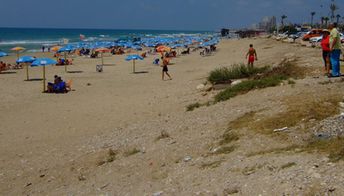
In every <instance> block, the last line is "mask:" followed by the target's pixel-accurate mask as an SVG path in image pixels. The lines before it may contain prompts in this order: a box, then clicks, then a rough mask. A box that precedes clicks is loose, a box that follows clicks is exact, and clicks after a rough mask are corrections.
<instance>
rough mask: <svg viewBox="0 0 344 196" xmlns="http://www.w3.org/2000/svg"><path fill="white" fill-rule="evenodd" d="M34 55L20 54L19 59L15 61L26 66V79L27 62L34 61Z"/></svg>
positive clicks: (27, 71) (27, 75) (27, 74)
mask: <svg viewBox="0 0 344 196" xmlns="http://www.w3.org/2000/svg"><path fill="white" fill-rule="evenodd" d="M35 59H36V58H35V57H32V56H22V57H19V59H18V60H17V61H16V62H17V63H25V67H26V80H27V81H28V80H29V65H28V63H32V62H34V61H35Z"/></svg>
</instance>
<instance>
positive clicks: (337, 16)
mask: <svg viewBox="0 0 344 196" xmlns="http://www.w3.org/2000/svg"><path fill="white" fill-rule="evenodd" d="M340 17H342V16H341V15H339V14H337V15H336V18H337V24H339V19H340Z"/></svg>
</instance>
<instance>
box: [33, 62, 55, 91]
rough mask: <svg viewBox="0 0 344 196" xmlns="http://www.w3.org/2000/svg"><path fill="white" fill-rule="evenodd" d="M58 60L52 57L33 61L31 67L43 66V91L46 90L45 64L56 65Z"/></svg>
mask: <svg viewBox="0 0 344 196" xmlns="http://www.w3.org/2000/svg"><path fill="white" fill-rule="evenodd" d="M56 63H57V62H56V61H55V60H53V59H50V58H37V59H36V60H35V61H33V62H32V63H31V67H39V66H40V67H43V92H45V88H46V85H45V80H46V79H45V66H47V65H56Z"/></svg>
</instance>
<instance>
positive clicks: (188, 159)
mask: <svg viewBox="0 0 344 196" xmlns="http://www.w3.org/2000/svg"><path fill="white" fill-rule="evenodd" d="M191 160H192V157H191V156H186V157H184V162H189V161H191Z"/></svg>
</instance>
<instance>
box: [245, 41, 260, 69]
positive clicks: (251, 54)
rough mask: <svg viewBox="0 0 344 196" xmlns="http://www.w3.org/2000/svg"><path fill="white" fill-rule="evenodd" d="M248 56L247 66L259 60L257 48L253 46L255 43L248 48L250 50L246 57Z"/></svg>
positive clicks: (251, 65)
mask: <svg viewBox="0 0 344 196" xmlns="http://www.w3.org/2000/svg"><path fill="white" fill-rule="evenodd" d="M247 57H248V63H247V66H248V67H251V68H252V67H253V64H254V61H255V60H256V61H257V60H258V57H257V52H256V50H255V49H254V48H253V45H252V44H250V48H249V49H248V52H247V53H246V59H247Z"/></svg>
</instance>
